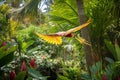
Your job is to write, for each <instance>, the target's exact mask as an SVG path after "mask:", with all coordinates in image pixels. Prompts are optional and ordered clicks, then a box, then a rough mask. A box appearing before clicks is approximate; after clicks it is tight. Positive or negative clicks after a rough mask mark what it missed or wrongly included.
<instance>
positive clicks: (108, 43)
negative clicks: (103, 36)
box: [104, 40, 117, 59]
mask: <svg viewBox="0 0 120 80" xmlns="http://www.w3.org/2000/svg"><path fill="white" fill-rule="evenodd" d="M104 41H105V44H106V46H107V48H108V50H109V51H110V52H111V53H112V55H113V57H114V58H115V59H116V57H117V55H116V51H115V47H114V45H113V44H112V43H111V42H110V41H108V40H104Z"/></svg>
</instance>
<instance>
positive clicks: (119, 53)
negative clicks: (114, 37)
mask: <svg viewBox="0 0 120 80" xmlns="http://www.w3.org/2000/svg"><path fill="white" fill-rule="evenodd" d="M115 50H116V55H117V59H118V60H119V61H120V47H119V46H118V44H115Z"/></svg>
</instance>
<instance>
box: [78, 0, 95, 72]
mask: <svg viewBox="0 0 120 80" xmlns="http://www.w3.org/2000/svg"><path fill="white" fill-rule="evenodd" d="M76 1H77V6H78V15H79V19H80V24H83V23H85V22H86V16H85V12H84V5H83V0H76ZM88 29H89V27H86V28H84V29H82V30H81V35H82V37H83V38H84V39H86V40H87V41H89V42H90V36H89V30H88ZM83 47H84V52H85V58H86V63H87V69H88V70H89V67H90V66H91V65H92V64H93V56H92V47H91V46H89V45H83Z"/></svg>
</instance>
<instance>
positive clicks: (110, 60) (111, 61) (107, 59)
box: [105, 57, 114, 63]
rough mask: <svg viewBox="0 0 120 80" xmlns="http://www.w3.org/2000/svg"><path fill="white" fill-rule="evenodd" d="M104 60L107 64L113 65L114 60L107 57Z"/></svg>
mask: <svg viewBox="0 0 120 80" xmlns="http://www.w3.org/2000/svg"><path fill="white" fill-rule="evenodd" d="M105 60H106V61H108V62H109V63H114V60H113V59H111V58H109V57H105Z"/></svg>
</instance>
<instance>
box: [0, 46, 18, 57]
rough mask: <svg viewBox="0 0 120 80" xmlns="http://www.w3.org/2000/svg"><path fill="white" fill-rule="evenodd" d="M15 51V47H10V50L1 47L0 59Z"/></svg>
mask: <svg viewBox="0 0 120 80" xmlns="http://www.w3.org/2000/svg"><path fill="white" fill-rule="evenodd" d="M16 49H17V46H12V47H10V48H7V46H6V47H1V48H0V59H1V58H3V57H4V56H6V55H8V54H10V53H11V52H13V51H15V50H16Z"/></svg>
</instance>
